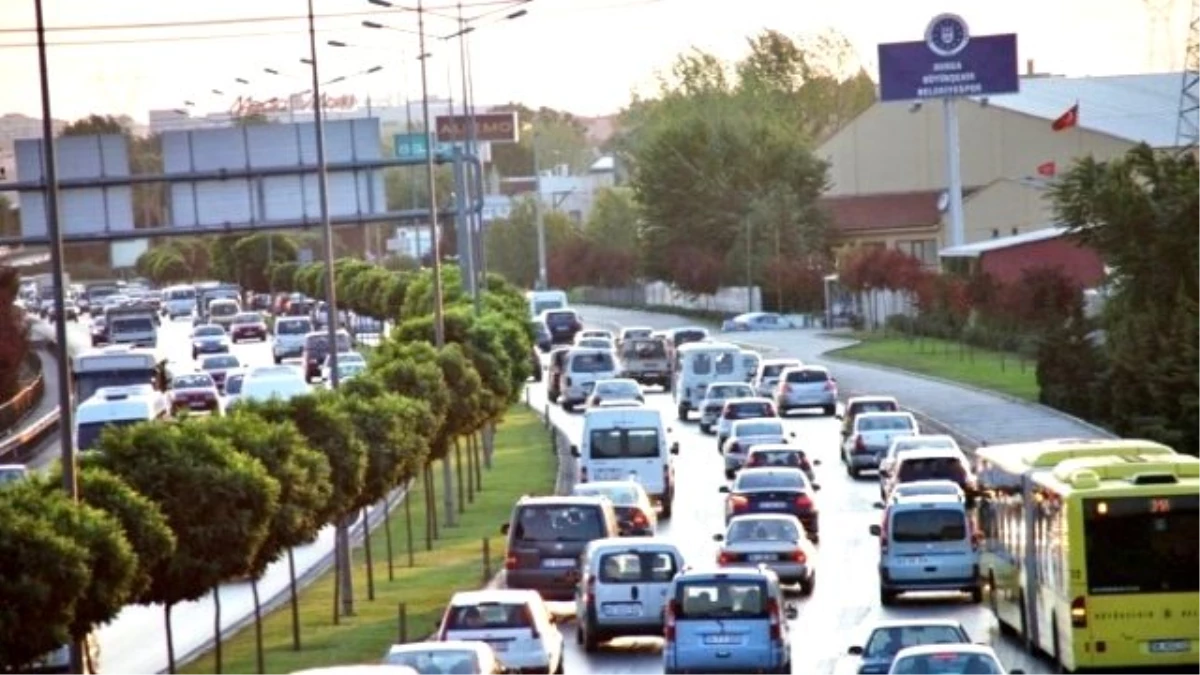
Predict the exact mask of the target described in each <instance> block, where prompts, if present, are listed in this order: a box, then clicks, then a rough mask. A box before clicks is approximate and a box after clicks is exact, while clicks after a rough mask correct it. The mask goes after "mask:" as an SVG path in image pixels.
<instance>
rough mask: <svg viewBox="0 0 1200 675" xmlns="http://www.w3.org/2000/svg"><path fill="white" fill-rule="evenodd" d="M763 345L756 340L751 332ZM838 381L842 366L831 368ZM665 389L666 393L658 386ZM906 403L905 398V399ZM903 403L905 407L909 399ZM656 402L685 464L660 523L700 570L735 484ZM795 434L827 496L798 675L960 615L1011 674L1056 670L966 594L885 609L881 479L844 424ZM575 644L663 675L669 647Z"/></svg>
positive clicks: (556, 419) (595, 323)
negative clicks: (882, 633) (895, 624)
mask: <svg viewBox="0 0 1200 675" xmlns="http://www.w3.org/2000/svg"><path fill="white" fill-rule="evenodd" d="M658 319H659V321H660V323H659V325H655V326H652V327H654V328H664V327H667V326H669V325H671V324H674V325H684V324H686V323H687V320H685V319H678V318H676V319H672V318H670V317H658ZM585 321H586V323H588V324H589V325H588V327H589V328H605V329H610V330H612V329H614V328H615V327H616V325H618V324H621V323H626V324H630V325H632V324H633V323H634V322H635V321H636V323H637V324H638V325H646V322H645V321H644V315H643V316H638V317H636V318H635V317H633V316H631V315H629V314H627V313H622V312H618V311H615V310H598V309H592V308H589V309H588V310H587V311H585ZM814 337H815V336H814V335H813V334H812V333H811V332H801V331H795V332H794V336H793V337H792V338H791V339H792V340H794V343H795V346H796V348H797V352H799V353H795V354H789V355H795V356H800V353H803V352H810V353H805V354H804V358H805V359H806V360H808V361H813V362H819V361H820V358H819V356H818V355H817V354H816V353H811V352H815V351H819V350H820V349H821V347H819V346H815V345H813V344H809V345H806V344H805V343H806V341H810V340H812V339H814ZM747 339H749V340H753V336H747ZM829 365H830V366H831V369H832V371H833V372H834V374H835V376H836V375H837V372H838V365H837V364H829ZM649 391H650V392H657V389H650V390H649ZM901 398H902V397H901ZM530 400H531V403H532V405H533V406H534V407H535V408H536V409H538V410H541V409H543V408H544V406H545V405H546V400H545V389H544V387H542V386H541V385H535V386H532V388H531V392H530ZM902 402H903V401H902ZM647 405H648V406H650V407H654V408H657V409H659V410H661V411H662V413H663V415H664V418H665V419H666V420H668V426H670V427H671V428H672V434H673V436H674V439H673V440H677V441H679V445H680V453H679V456H678V457H677V459H676V463H675V472H676V493H675V513H674V517H673V518H672V519H671V520H670V521H665V522H663V523H660V534H662V535H665V536H666V537H668V538H670V539H671V540H672V541H674V542H675V544H676V545H677V546H679V547H680V550H681V551H682V552H683V553H684V555H685V556H686V558H687V560H688V561H689V563H691V564H695V565H707V564H712V563H714V561H715V559H716V554H717V545H716V544H715V543H714V542H713V541H712V535H713V534H715V533H717V532H722V531H723V530H724V510H723V509H724V501H723V495H721V494H719V493H718V488H720V487H721V486H722V485H724V484H725V478H724V465H723V463H722V458H721V455H720V454H719V453H718V452H717V450H716V441H715V440H714V438H713V437H712V436H709V435H705V434H701V433H700V431H699V429H697V425H696V423H695V422H694V421H693V422H690V423H681V422H679V421H677V420H676V415H675V406H674V404H673V403H672V401H671V397H670V395H669V394H661V393H650V394H649V395H648V396H647ZM549 410H550V417H551V421H552V423H553V424H555V425H557V426H558V427H559V428H560V429H562V430H563V431H565V433H566V434H567V436H569V437H570V438H571V439H572V441H573V442H578V439H579V434H580V432H581V429H582V423H583V418H582V415H579V414H567V413H565V412H563V411H562V410H561V409H560V408H559V407H557V406H553V405H552V406H550V407H549ZM786 424H787V426H788V427H789V430H791V431H794V432H796V437H797V439H798V440H797V441H796V442H797V443H799V444H800V445H801V446H802V447H804V448H805V449H807V450H808V451H809V452H810V456H814V457H816V458H817V459H819V460H821V465H820V466H818V467H816V472H817V482H818V483H819V484H820V485H821V490H820V492H819V493H818V494H817V503H818V505H819V507H820V510H821V544H820V547H819V550H820V557H819V561H818V568H817V569H818V572H817V584H816V590H815V592H814V593H813V595H812V596H811V597H808V598H797V599H796V606H797V608H798V610H799V616H798V617H797V618H796V619H795V620H794V621H793V622H792V629H793V630H792V636H793V637H792V640H793V642H792V649H793V653H792V667H793V671H794V672H798V673H843V672H854V669H855V662H854V660H853V657H848V656H846V649H847V648H848V647H849V646H851V645H855V644H862V643H861V640H862V638H863V634H864V632H865V631H866V630H868V629H869V627H870V626H871V625H872V623H874V622H875V621H878V620H882V619H903V618H929V617H938V618H951V619H956V620H958V621H960V622H962V624H963V625H964V626H965V627H966V628H967V630H968V631H969V632H970V634H971V635H972V637H974V638H975V639H976V640H977V641H988V642H992V643H993V645H994V646H995V647H996V649H997V652H998V653H999V655H1000V657H1001V659H1002V660H1003V661H1004V663H1005V665H1006V666H1007V667H1008V668H1010V669H1011V668H1021V669H1023V670H1025V672H1028V673H1038V672H1041V673H1045V672H1050V669H1049V665H1048V664H1046V663H1044V662H1043V661H1040V660H1038V659H1034V658H1032V657H1030V656H1029V655H1027V654H1025V653H1024V652H1023V651H1022V650H1021V648H1020V646H1019V645H1018V644H1016V643H1015V642H1014V641H1013V640H1011V639H1009V638H1007V637H1003V636H1000V635H998V634H996V629H995V623H994V621H993V620H992V618H991V613H990V612H989V610H988V609H987V606H986V604H983V605H972V604H970V602H969V600H968V599H967V598H966V597H965V596H960V595H955V594H948V595H938V594H930V595H928V596H927V597H923V598H921V599H918V600H911V599H908V600H906V599H901V600H900V602H899V604H897V605H895V606H892V607H888V608H886V609H885V608H882V607H881V606H880V605H879V600H878V598H879V586H878V572H877V569H876V565H877V563H878V558H879V545H878V541H877V540H876V539H874V538H872V537H871V536H870V535H869V534H868V532H867V529H868V527H869V526H870V525H872V524H878V522H879V517H880V515H879V514H880V512H879V511H878V510H875V509H874V508H873V507H872V504H873V503H874V502H875V501H876V500H877V499H878V495H879V491H878V484H877V483H876V482H875V479H874V476H871V477H869V478H864V479H861V480H857V481H856V480H853V479H851V478H850V477H849V476H847V474H846V472H845V470H844V469H843V468H842V465H841V463H840V462H839V459H838V447H839V441H840V437H841V436H840V433H839V426H838V422H837V420H835V419H834V418H830V417H820V416H818V415H817V414H816V413H803V412H801V413H794V414H793V416H791V417H789V419H788V420H787V421H786ZM562 630H563V633H564V637H565V639H566V644H567V648H568V654H567V657H566V658H567V660H566V672H568V673H661V672H662V657H661V642H660V641H659V640H655V639H625V640H619V641H617V642H615V643H613V644H611V645H609V646H605V647H602V648H601V650H600V651H599V652H597V653H594V654H586V653H585V652H584V651H583V649H582V648H581V647H578V646H577V645H576V644H575V626H574V624H573V623H568V624H565V625H564V626H563V628H562Z"/></svg>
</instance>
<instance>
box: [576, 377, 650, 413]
mask: <svg viewBox="0 0 1200 675" xmlns="http://www.w3.org/2000/svg"><path fill="white" fill-rule="evenodd" d="M604 401H637V402H638V403H645V402H646V396H645V395H644V394H643V393H642V386H641V385H640V384H638V383H637V381H636V380H629V379H625V378H616V379H612V380H600V381H598V382H596V385H595V386H594V387H592V395H591V396H589V397H588V400H587V406H588V407H589V408H595V407H597V406H599V405H600V404H601V403H603V402H604Z"/></svg>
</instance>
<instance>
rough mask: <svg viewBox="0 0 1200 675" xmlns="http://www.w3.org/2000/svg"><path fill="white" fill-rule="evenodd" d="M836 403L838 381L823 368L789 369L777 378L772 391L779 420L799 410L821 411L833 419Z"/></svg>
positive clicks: (804, 367) (802, 367) (803, 367)
mask: <svg viewBox="0 0 1200 675" xmlns="http://www.w3.org/2000/svg"><path fill="white" fill-rule="evenodd" d="M837 400H838V391H837V380H835V379H834V378H833V377H832V376H830V374H829V370H828V369H827V368H825V367H824V366H801V367H799V368H788V369H786V370H784V371H783V373H781V374H780V376H779V385H778V388H777V389H776V390H775V405H776V407H777V408H778V409H779V414H780V416H783V415H787V414H788V412H789V411H791V410H796V409H798V408H820V409H821V412H823V413H824V414H825V415H834V414H835V413H837Z"/></svg>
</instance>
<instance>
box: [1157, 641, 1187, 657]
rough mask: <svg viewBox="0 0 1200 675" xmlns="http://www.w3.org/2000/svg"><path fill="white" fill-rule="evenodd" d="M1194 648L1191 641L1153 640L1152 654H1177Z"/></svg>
mask: <svg viewBox="0 0 1200 675" xmlns="http://www.w3.org/2000/svg"><path fill="white" fill-rule="evenodd" d="M1191 648H1192V641H1191V640H1151V641H1150V653H1151V654H1175V653H1178V652H1186V651H1190V650H1191Z"/></svg>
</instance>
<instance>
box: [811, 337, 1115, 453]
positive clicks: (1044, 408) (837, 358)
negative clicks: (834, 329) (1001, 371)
mask: <svg viewBox="0 0 1200 675" xmlns="http://www.w3.org/2000/svg"><path fill="white" fill-rule="evenodd" d="M859 342H861V341H855V343H854V344H859ZM854 344H852V345H846V346H844V347H835V348H833V349H830V350H828V351H825V352H821V357H822V358H825V359H828V360H830V361H834V362H842V363H848V364H853V365H856V366H863V367H866V368H878V369H879V370H886V371H889V372H892V373H897V374H900V375H908V376H909V377H916V378H920V379H922V380H926V381H928V382H936V383H938V384H945V385H949V386H953V387H959V388H960V389H967V390H969V391H974V392H976V393H979V394H988V395H989V396H995V397H997V398H1002V399H1004V400H1006V401H1008V402H1009V403H1014V404H1017V405H1022V406H1025V407H1027V408H1034V409H1037V410H1039V411H1041V412H1044V413H1047V414H1049V415H1053V416H1055V417H1058V418H1060V419H1063V420H1066V421H1068V422H1073V423H1075V424H1078V425H1080V426H1082V427H1086V428H1088V429H1090V430H1092V431H1094V432H1095V433H1097V434H1099V435H1100V436H1104V437H1107V438H1119V436H1117V435H1116V434H1114V433H1113V432H1111V431H1109V430H1108V429H1105V428H1103V427H1101V426H1098V425H1096V424H1093V423H1091V422H1088V421H1087V420H1083V419H1080V418H1078V417H1075V416H1074V415H1071V414H1069V413H1065V412H1063V411H1061V410H1058V409H1055V408H1051V407H1050V406H1048V405H1043V404H1041V403H1033V402H1031V401H1027V400H1025V399H1023V398H1019V397H1016V396H1013V395H1011V394H1006V393H1004V392H1001V391H996V390H995V389H988V388H986V387H980V386H978V385H973V384H967V383H964V382H957V381H954V380H948V379H946V378H944V377H937V376H936V375H926V374H925V373H918V372H914V371H911V370H905V369H903V368H897V367H895V366H886V365H881V364H877V363H871V362H870V361H862V360H859V359H853V358H847V357H845V356H841V355H838V354H836V353H835V352H839V351H841V350H843V349H847V348H849V347H853V346H854Z"/></svg>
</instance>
